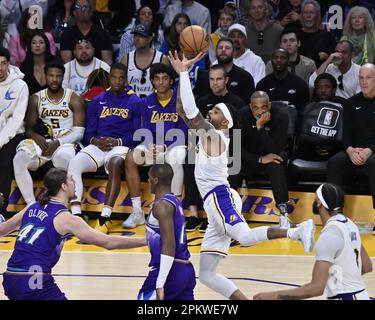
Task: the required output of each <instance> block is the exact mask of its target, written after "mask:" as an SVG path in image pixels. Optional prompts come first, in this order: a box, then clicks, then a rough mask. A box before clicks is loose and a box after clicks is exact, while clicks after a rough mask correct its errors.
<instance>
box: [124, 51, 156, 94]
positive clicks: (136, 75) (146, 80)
mask: <svg viewBox="0 0 375 320" xmlns="http://www.w3.org/2000/svg"><path fill="white" fill-rule="evenodd" d="M135 52H136V51H135V50H133V51H130V52H129V55H128V84H129V86H131V87H132V89H133V90H134V91H135V93H136V94H137V95H138V96H139V97H141V98H143V97H146V96H148V95H150V94H151V93H153V92H154V87H153V86H152V83H151V80H150V67H151V65H152V64H153V63H156V62H161V61H162V58H163V54H162V53H161V52H160V51H157V50H155V52H154V57H153V58H152V61H151V63H150V65H149V66H148V67H147V68H146V69H143V70H142V69H140V68H138V66H137V63H136V62H135Z"/></svg>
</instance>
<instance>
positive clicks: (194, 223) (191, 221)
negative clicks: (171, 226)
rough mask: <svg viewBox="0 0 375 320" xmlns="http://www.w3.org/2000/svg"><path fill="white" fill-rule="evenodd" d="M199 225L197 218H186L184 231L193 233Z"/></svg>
mask: <svg viewBox="0 0 375 320" xmlns="http://www.w3.org/2000/svg"><path fill="white" fill-rule="evenodd" d="M200 223H201V222H200V221H199V218H197V217H187V218H186V225H185V230H186V231H187V232H191V231H194V230H196V229H198V227H199V225H200Z"/></svg>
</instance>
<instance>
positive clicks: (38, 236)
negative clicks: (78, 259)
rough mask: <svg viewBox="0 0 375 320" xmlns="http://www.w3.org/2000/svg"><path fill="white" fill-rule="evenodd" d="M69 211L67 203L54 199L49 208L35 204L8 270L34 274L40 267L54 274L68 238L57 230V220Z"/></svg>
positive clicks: (20, 234)
mask: <svg viewBox="0 0 375 320" xmlns="http://www.w3.org/2000/svg"><path fill="white" fill-rule="evenodd" d="M67 210H68V209H67V208H66V206H65V205H64V204H63V203H61V202H57V201H52V200H50V201H49V202H48V203H47V204H46V205H41V204H40V203H39V202H35V203H34V204H32V205H31V206H30V207H29V208H28V209H27V210H26V212H25V213H24V215H23V218H22V223H21V226H20V230H19V232H18V235H17V240H16V244H15V247H14V251H13V254H12V256H11V257H10V259H9V261H8V268H7V270H8V271H14V272H30V270H31V269H32V270H35V269H36V268H38V269H39V268H40V269H41V270H42V272H45V273H50V272H51V269H52V267H53V266H54V265H55V264H56V263H57V261H58V260H59V258H60V254H61V250H62V248H63V245H64V241H65V239H66V237H65V236H62V235H60V234H59V233H58V232H57V231H56V229H55V227H54V225H53V220H54V218H55V217H56V216H57V215H58V214H60V213H61V212H63V211H67Z"/></svg>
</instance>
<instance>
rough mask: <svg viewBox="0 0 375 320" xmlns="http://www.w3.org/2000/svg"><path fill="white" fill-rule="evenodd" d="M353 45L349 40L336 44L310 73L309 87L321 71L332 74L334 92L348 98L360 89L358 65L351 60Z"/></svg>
mask: <svg viewBox="0 0 375 320" xmlns="http://www.w3.org/2000/svg"><path fill="white" fill-rule="evenodd" d="M352 56H353V45H352V43H351V42H350V41H347V40H342V41H339V42H338V43H337V45H336V49H335V52H334V53H332V54H331V55H330V56H329V57H328V59H327V60H326V61H325V62H324V63H323V64H322V65H321V66H320V67H319V68H318V69H317V70H316V71H315V72H314V73H313V74H312V75H311V77H310V80H309V85H310V87H313V84H314V81H315V79H316V77H317V76H318V75H319V74H322V73H323V72H326V73H329V74H331V75H333V76H334V77H335V79H336V81H337V83H338V89H337V91H336V94H337V95H338V96H339V97H343V98H345V99H348V98H350V97H352V96H354V95H355V94H357V93H358V92H360V91H361V88H360V86H359V80H358V76H359V69H360V66H359V65H358V64H355V63H353V62H352Z"/></svg>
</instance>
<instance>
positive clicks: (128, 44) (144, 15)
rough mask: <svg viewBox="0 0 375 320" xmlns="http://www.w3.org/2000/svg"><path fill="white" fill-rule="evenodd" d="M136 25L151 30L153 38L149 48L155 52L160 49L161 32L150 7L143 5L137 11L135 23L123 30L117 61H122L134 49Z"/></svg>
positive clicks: (162, 39) (162, 37) (161, 41)
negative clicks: (141, 25)
mask: <svg viewBox="0 0 375 320" xmlns="http://www.w3.org/2000/svg"><path fill="white" fill-rule="evenodd" d="M138 24H143V25H145V26H147V27H148V28H150V29H151V30H152V36H153V38H152V43H151V44H150V46H151V47H152V48H153V49H156V50H159V48H160V47H161V45H162V43H163V41H164V35H163V31H162V30H161V29H160V28H159V26H158V25H157V23H156V21H155V19H154V12H153V11H152V9H151V7H150V6H148V5H143V6H141V7H140V8H139V10H138V11H137V16H136V19H135V22H134V23H132V24H131V25H129V26H128V27H127V28H126V29H125V31H124V34H123V35H122V37H121V41H120V52H119V56H118V59H119V60H121V59H123V58H124V56H126V55H127V54H128V53H129V52H130V51H133V50H134V49H135V45H134V29H135V27H136V26H137V25H138Z"/></svg>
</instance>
